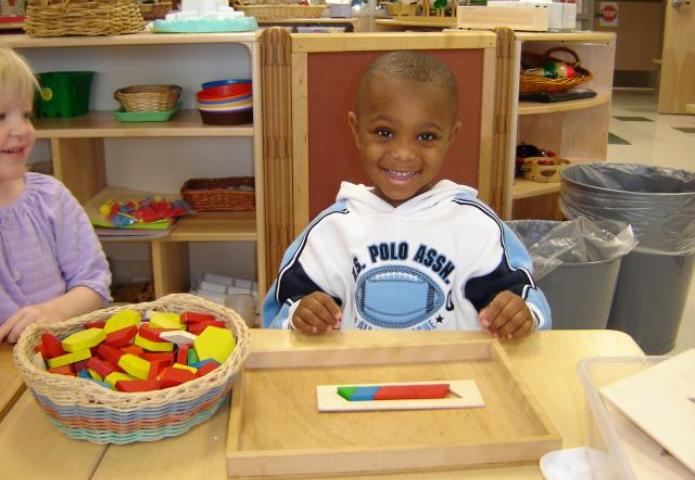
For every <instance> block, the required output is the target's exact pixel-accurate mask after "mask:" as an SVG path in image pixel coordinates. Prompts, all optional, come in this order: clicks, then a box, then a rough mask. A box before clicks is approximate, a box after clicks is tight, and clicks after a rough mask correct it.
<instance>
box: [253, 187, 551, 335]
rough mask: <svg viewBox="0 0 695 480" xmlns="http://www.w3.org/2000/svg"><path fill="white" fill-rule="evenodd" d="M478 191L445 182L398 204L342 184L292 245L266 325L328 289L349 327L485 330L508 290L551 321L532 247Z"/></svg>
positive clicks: (540, 319)
mask: <svg viewBox="0 0 695 480" xmlns="http://www.w3.org/2000/svg"><path fill="white" fill-rule="evenodd" d="M476 195H477V192H476V191H475V190H474V189H472V188H469V187H465V186H462V185H457V184H455V183H453V182H451V181H449V180H441V181H440V182H438V183H437V184H436V185H435V186H434V187H433V188H432V189H430V190H428V191H427V192H424V193H422V194H421V195H418V196H416V197H414V198H411V199H410V200H408V201H407V202H404V203H402V204H401V205H399V206H397V207H393V206H391V205H390V204H389V203H387V202H386V201H385V200H383V199H381V198H380V197H378V196H377V195H375V194H374V193H373V191H372V189H371V188H369V187H365V186H364V185H354V184H352V183H348V182H343V183H342V185H341V187H340V191H339V192H338V197H337V201H336V203H335V204H333V205H332V206H331V207H330V208H328V209H326V210H324V211H323V212H322V213H321V214H320V215H319V216H318V217H316V218H315V219H314V220H313V221H312V222H311V224H309V226H308V227H306V229H305V230H304V231H303V232H302V234H301V235H300V236H299V237H298V238H297V239H295V241H294V242H293V243H292V245H290V247H289V248H288V250H287V252H285V255H284V257H283V259H282V265H281V268H280V273H279V275H278V278H277V279H276V280H275V282H274V283H273V285H272V286H271V288H270V290H269V292H268V295H267V296H266V299H265V302H264V305H263V326H265V327H270V328H288V327H289V324H290V322H289V319H290V318H291V315H292V313H293V312H294V309H295V308H296V306H297V304H298V302H299V300H301V299H302V298H303V297H304V296H305V295H308V294H310V293H311V292H315V291H323V292H325V293H327V294H328V295H330V296H331V297H333V298H334V299H335V301H336V303H337V304H338V305H339V306H340V307H341V308H342V310H343V319H342V322H341V328H342V329H362V330H370V329H386V328H401V329H415V330H480V329H481V325H480V324H479V323H478V312H480V310H481V309H483V308H484V307H485V306H486V305H487V304H488V303H490V301H492V299H493V298H494V297H495V295H497V294H498V293H499V292H501V291H503V290H510V291H511V292H513V293H516V294H517V295H519V296H521V297H522V298H523V299H524V300H525V301H526V303H527V305H528V306H529V308H530V309H531V311H532V312H533V315H534V317H535V319H536V323H537V327H536V328H543V329H546V328H550V325H551V319H550V307H549V306H548V303H547V301H546V299H545V297H544V295H543V293H542V292H541V291H540V290H539V289H538V287H537V285H536V284H535V282H534V280H533V278H532V276H531V269H532V264H531V258H530V257H529V255H528V252H527V251H526V249H525V248H524V246H523V245H522V243H521V242H520V241H519V239H518V238H517V237H516V236H515V235H514V234H513V233H512V232H511V231H510V230H509V229H508V228H507V227H506V226H505V225H504V223H503V222H502V221H501V220H500V219H499V218H498V217H497V216H496V215H495V214H494V213H493V212H492V210H491V209H490V208H489V207H487V206H486V205H485V204H483V203H482V202H480V201H479V200H477V199H476Z"/></svg>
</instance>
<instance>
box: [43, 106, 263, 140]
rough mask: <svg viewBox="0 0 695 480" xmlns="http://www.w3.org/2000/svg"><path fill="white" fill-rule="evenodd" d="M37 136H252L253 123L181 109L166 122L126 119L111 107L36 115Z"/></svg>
mask: <svg viewBox="0 0 695 480" xmlns="http://www.w3.org/2000/svg"><path fill="white" fill-rule="evenodd" d="M34 125H35V126H36V135H37V137H38V138H104V137H105V138H109V137H110V138H113V137H130V138H132V137H251V136H253V134H254V128H253V125H251V124H247V125H231V126H227V125H206V124H204V123H203V122H202V120H201V119H200V114H199V113H198V111H197V110H180V111H178V112H177V113H176V115H175V116H174V118H172V119H171V120H169V121H168V122H141V123H125V122H120V121H118V120H117V119H116V117H114V115H113V112H111V111H97V112H90V113H88V114H87V115H83V116H79V117H72V118H39V119H37V120H36V121H35V123H34Z"/></svg>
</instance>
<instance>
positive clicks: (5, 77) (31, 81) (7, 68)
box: [0, 46, 39, 106]
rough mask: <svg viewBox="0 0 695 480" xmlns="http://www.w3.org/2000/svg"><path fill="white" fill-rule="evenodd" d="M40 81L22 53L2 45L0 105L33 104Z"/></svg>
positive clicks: (0, 47) (0, 52)
mask: <svg viewBox="0 0 695 480" xmlns="http://www.w3.org/2000/svg"><path fill="white" fill-rule="evenodd" d="M38 89H39V82H38V81H37V80H36V77H35V76H34V72H32V71H31V67H29V64H28V63H27V61H26V60H25V59H24V57H22V56H21V55H19V54H17V53H16V52H14V51H13V50H11V49H9V48H7V47H2V46H0V105H2V106H7V105H24V104H26V105H31V104H32V102H33V100H34V94H35V93H36V91H37V90H38Z"/></svg>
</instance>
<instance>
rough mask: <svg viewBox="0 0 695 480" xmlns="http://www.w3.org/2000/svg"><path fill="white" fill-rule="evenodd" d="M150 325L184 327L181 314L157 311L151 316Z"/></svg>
mask: <svg viewBox="0 0 695 480" xmlns="http://www.w3.org/2000/svg"><path fill="white" fill-rule="evenodd" d="M150 327H152V328H173V329H176V330H179V329H181V328H182V325H181V319H180V318H179V314H177V313H171V312H155V313H154V314H153V315H152V316H151V317H150Z"/></svg>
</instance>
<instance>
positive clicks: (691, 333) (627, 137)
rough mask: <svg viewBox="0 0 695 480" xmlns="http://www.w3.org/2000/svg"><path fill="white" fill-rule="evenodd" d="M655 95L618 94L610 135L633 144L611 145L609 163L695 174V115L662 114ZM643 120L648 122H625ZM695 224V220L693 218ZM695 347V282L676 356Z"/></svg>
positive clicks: (688, 301)
mask: <svg viewBox="0 0 695 480" xmlns="http://www.w3.org/2000/svg"><path fill="white" fill-rule="evenodd" d="M656 105H657V96H656V94H655V93H635V92H625V91H616V92H614V93H613V116H612V117H611V120H610V132H611V133H612V134H613V135H614V136H617V137H619V138H620V139H623V140H624V141H626V142H629V145H625V144H618V143H611V142H609V145H608V161H610V162H618V163H643V164H650V165H657V166H662V167H672V168H680V169H684V170H690V171H695V115H659V114H657V113H656ZM621 117H623V118H624V117H631V118H632V119H634V118H635V117H643V118H646V119H647V120H648V121H635V120H628V121H625V120H621V119H620V118H621ZM693 221H695V219H693ZM693 347H695V279H694V280H693V281H692V282H691V284H690V291H689V294H688V300H687V302H686V306H685V310H684V312H683V318H682V320H681V326H680V330H679V332H678V338H677V340H676V348H675V349H674V350H673V352H672V353H677V352H681V351H683V350H686V349H688V348H693Z"/></svg>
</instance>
